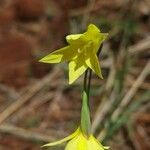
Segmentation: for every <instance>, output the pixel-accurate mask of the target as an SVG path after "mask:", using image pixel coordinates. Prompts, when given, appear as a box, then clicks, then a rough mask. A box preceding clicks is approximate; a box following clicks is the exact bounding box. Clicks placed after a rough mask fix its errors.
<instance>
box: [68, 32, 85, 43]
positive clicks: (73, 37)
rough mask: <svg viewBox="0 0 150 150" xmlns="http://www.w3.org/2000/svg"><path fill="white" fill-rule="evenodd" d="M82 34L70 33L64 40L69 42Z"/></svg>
mask: <svg viewBox="0 0 150 150" xmlns="http://www.w3.org/2000/svg"><path fill="white" fill-rule="evenodd" d="M81 35H82V34H70V35H67V36H66V40H67V42H68V43H69V44H71V43H72V42H74V41H76V40H78V39H79V38H80V37H81Z"/></svg>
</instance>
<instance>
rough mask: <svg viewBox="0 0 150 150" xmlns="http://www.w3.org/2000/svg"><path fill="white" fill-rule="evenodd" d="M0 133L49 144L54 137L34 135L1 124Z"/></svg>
mask: <svg viewBox="0 0 150 150" xmlns="http://www.w3.org/2000/svg"><path fill="white" fill-rule="evenodd" d="M0 132H1V133H7V134H12V135H15V136H17V137H21V138H23V139H27V140H31V141H41V142H49V141H51V140H53V139H54V137H51V136H47V135H44V134H41V133H36V132H33V131H29V130H26V129H22V128H19V127H15V126H12V125H9V124H1V125H0Z"/></svg>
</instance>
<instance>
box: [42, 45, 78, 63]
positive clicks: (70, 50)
mask: <svg viewBox="0 0 150 150" xmlns="http://www.w3.org/2000/svg"><path fill="white" fill-rule="evenodd" d="M75 50H76V48H75V47H73V46H66V47H63V48H61V49H58V50H56V51H54V52H52V53H51V54H49V55H47V56H45V57H44V58H42V59H41V60H40V62H44V63H59V62H62V61H68V60H70V59H71V58H72V57H74V56H75Z"/></svg>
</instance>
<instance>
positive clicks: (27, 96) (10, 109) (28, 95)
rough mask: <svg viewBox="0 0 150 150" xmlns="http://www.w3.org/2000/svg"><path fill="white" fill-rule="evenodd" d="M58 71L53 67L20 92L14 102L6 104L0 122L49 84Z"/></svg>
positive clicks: (0, 115)
mask: <svg viewBox="0 0 150 150" xmlns="http://www.w3.org/2000/svg"><path fill="white" fill-rule="evenodd" d="M59 72H60V71H59V70H58V69H55V70H54V71H53V72H52V73H49V74H48V75H46V76H45V77H44V78H43V79H42V80H40V81H39V82H37V83H35V84H34V85H33V86H31V88H30V89H29V90H28V91H27V92H25V93H24V94H22V95H21V96H20V97H19V98H18V99H17V100H16V101H15V102H14V103H12V104H11V105H10V106H8V107H7V108H6V109H5V110H4V111H3V112H2V113H1V114H0V124H1V123H2V122H3V121H4V120H6V119H7V118H8V117H9V116H10V115H12V114H13V113H14V112H15V111H17V110H18V109H19V108H20V107H21V106H22V105H24V104H25V103H26V102H27V101H29V100H30V99H31V98H32V97H33V96H34V95H35V94H36V93H37V92H39V91H40V90H41V89H42V88H43V87H44V86H46V85H47V84H50V82H51V81H52V80H53V79H54V78H55V77H56V76H57V75H59V74H58V73H59Z"/></svg>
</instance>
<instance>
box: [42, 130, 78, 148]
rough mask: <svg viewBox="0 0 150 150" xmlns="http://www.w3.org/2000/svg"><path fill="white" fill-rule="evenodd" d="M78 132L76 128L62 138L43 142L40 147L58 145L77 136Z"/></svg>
mask: <svg viewBox="0 0 150 150" xmlns="http://www.w3.org/2000/svg"><path fill="white" fill-rule="evenodd" d="M79 132H80V128H78V129H77V130H76V131H75V132H74V133H72V134H71V135H69V136H67V137H65V138H63V139H62V140H59V141H56V142H51V143H48V144H45V145H43V146H42V147H45V146H55V145H59V144H62V143H64V142H67V141H69V140H71V139H73V138H74V137H75V136H77V135H78V134H79Z"/></svg>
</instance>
